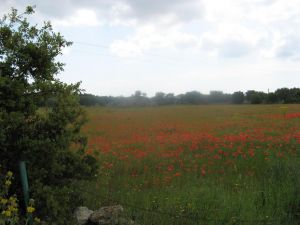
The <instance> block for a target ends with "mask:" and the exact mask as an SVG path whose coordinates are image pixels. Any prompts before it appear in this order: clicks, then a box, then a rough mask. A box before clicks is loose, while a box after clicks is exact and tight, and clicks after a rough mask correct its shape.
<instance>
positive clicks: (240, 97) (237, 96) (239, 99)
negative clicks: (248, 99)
mask: <svg viewBox="0 0 300 225" xmlns="http://www.w3.org/2000/svg"><path fill="white" fill-rule="evenodd" d="M244 99H245V96H244V93H243V92H241V91H236V92H234V93H233V94H232V102H233V103H234V104H242V103H243V102H244Z"/></svg>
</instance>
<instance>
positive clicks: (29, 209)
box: [27, 206, 35, 213]
mask: <svg viewBox="0 0 300 225" xmlns="http://www.w3.org/2000/svg"><path fill="white" fill-rule="evenodd" d="M34 211H35V208H34V207H32V206H28V207H27V212H28V213H33V212H34Z"/></svg>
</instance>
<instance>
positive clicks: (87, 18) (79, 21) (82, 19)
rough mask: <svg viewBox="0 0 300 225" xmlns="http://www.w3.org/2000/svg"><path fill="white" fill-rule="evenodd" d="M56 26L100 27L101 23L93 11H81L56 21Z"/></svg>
mask: <svg viewBox="0 0 300 225" xmlns="http://www.w3.org/2000/svg"><path fill="white" fill-rule="evenodd" d="M52 23H53V25H54V26H66V27H70V26H99V25H101V23H100V21H99V20H98V18H97V14H96V13H95V11H94V10H91V9H79V10H78V11H76V13H75V15H72V16H70V17H69V18H66V19H59V20H58V19H54V20H53V22H52Z"/></svg>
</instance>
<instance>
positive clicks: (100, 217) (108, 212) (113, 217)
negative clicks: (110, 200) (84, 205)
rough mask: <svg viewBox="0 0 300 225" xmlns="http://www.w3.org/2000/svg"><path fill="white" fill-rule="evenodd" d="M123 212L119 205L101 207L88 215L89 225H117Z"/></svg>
mask: <svg viewBox="0 0 300 225" xmlns="http://www.w3.org/2000/svg"><path fill="white" fill-rule="evenodd" d="M123 211H124V209H123V207H122V206H121V205H114V206H105V207H101V208H100V209H99V210H96V211H94V212H93V213H92V214H91V215H90V218H89V224H95V225H117V224H118V223H119V222H118V220H119V217H120V215H121V213H122V212H123Z"/></svg>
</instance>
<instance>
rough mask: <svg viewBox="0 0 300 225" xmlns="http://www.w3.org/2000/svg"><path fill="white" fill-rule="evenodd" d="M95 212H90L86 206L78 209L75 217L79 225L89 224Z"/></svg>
mask: <svg viewBox="0 0 300 225" xmlns="http://www.w3.org/2000/svg"><path fill="white" fill-rule="evenodd" d="M93 212H94V211H93V210H90V209H88V208H87V207H84V206H81V207H78V208H76V210H75V212H74V215H75V218H76V220H77V223H78V225H84V224H87V222H88V220H89V218H90V216H91V214H92V213H93Z"/></svg>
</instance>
